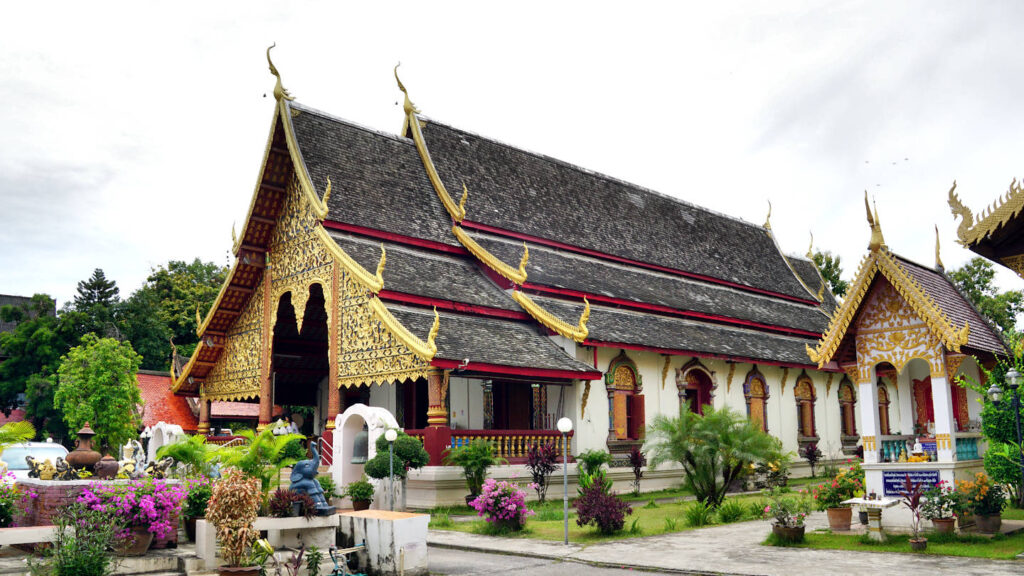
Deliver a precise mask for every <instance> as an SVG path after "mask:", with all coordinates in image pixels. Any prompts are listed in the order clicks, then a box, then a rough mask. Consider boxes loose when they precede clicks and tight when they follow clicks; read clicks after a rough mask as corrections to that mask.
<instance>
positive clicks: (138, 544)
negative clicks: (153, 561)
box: [114, 526, 153, 556]
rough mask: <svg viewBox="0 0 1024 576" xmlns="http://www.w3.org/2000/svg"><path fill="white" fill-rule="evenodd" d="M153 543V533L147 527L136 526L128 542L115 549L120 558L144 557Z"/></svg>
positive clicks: (132, 529)
mask: <svg viewBox="0 0 1024 576" xmlns="http://www.w3.org/2000/svg"><path fill="white" fill-rule="evenodd" d="M152 543H153V533H152V532H150V531H149V529H148V528H147V527H146V526H134V527H132V528H131V535H130V536H129V537H128V539H127V540H125V541H124V542H122V543H121V544H119V545H117V546H115V547H114V552H115V553H116V554H117V555H118V556H142V555H143V554H145V553H146V551H147V550H149V545H150V544H152Z"/></svg>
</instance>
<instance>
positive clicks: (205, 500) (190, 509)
mask: <svg viewBox="0 0 1024 576" xmlns="http://www.w3.org/2000/svg"><path fill="white" fill-rule="evenodd" d="M212 495H213V487H212V486H210V483H209V481H207V482H200V483H197V484H195V485H194V486H192V488H191V489H190V490H189V491H188V496H186V497H185V505H184V506H183V507H182V509H181V515H182V516H184V517H186V518H203V517H204V516H206V505H207V504H209V502H210V496H212Z"/></svg>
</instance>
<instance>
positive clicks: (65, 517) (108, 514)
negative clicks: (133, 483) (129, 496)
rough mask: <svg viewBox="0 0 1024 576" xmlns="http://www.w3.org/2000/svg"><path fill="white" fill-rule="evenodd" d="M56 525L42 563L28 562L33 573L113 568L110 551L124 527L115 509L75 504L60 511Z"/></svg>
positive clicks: (103, 572) (102, 574)
mask: <svg viewBox="0 0 1024 576" xmlns="http://www.w3.org/2000/svg"><path fill="white" fill-rule="evenodd" d="M54 526H55V527H56V531H55V535H54V539H53V542H52V545H51V546H50V547H49V548H45V549H43V552H42V563H40V562H39V561H38V560H36V559H34V558H31V559H29V561H28V567H29V571H30V572H31V573H32V574H33V575H34V576H35V575H39V576H42V575H47V576H107V575H108V574H111V573H112V572H113V571H114V566H113V565H112V564H113V560H114V558H113V552H111V550H112V549H113V546H114V545H115V544H116V543H117V536H118V534H119V533H120V532H121V530H123V529H124V528H125V525H124V520H123V519H121V518H120V517H119V515H118V513H117V512H116V511H113V510H110V511H100V510H93V509H91V508H89V507H87V506H85V505H84V504H78V503H75V504H71V505H70V506H68V507H66V508H64V509H62V510H61V511H60V513H59V514H57V516H56V517H55V518H54ZM83 527H84V528H85V529H84V530H83V529H82V528H83ZM75 528H78V529H77V530H76V529H75Z"/></svg>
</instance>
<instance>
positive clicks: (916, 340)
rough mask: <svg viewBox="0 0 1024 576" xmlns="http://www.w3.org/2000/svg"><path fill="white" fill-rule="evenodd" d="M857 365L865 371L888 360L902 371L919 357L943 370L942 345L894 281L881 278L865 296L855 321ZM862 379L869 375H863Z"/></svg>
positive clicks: (897, 369) (933, 367) (935, 371)
mask: <svg viewBox="0 0 1024 576" xmlns="http://www.w3.org/2000/svg"><path fill="white" fill-rule="evenodd" d="M856 331H857V332H856V343H857V364H858V366H860V367H861V368H862V370H866V369H867V368H869V367H871V366H874V365H876V364H878V363H880V362H888V363H890V364H892V365H893V367H895V368H896V371H897V373H898V372H901V371H902V370H903V368H904V366H906V364H907V363H908V362H910V361H911V360H913V359H914V358H920V359H922V360H924V361H926V362H928V364H929V365H930V366H931V369H932V372H933V373H941V372H942V345H941V343H940V342H939V340H938V338H936V337H935V336H934V335H933V333H932V331H931V330H929V328H928V325H927V324H926V323H925V321H924V320H923V319H922V318H921V317H920V316H918V314H917V313H916V312H915V311H914V309H913V308H912V307H911V306H910V304H908V303H907V301H906V300H904V298H903V297H902V296H901V295H900V294H899V293H898V292H897V291H896V289H895V288H893V286H892V284H890V283H889V282H885V281H879V282H877V283H876V284H875V287H874V289H873V290H872V293H871V295H870V296H869V297H868V298H867V299H865V303H864V305H863V306H862V308H861V312H860V314H859V316H858V319H857V323H856ZM861 378H862V380H863V379H865V378H866V375H864V374H862V375H861Z"/></svg>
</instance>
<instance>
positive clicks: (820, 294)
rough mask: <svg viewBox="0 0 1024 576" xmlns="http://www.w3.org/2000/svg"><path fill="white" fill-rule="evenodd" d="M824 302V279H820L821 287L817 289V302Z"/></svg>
mask: <svg viewBox="0 0 1024 576" xmlns="http://www.w3.org/2000/svg"><path fill="white" fill-rule="evenodd" d="M824 301H825V278H824V277H822V279H821V286H820V287H818V302H824Z"/></svg>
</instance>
